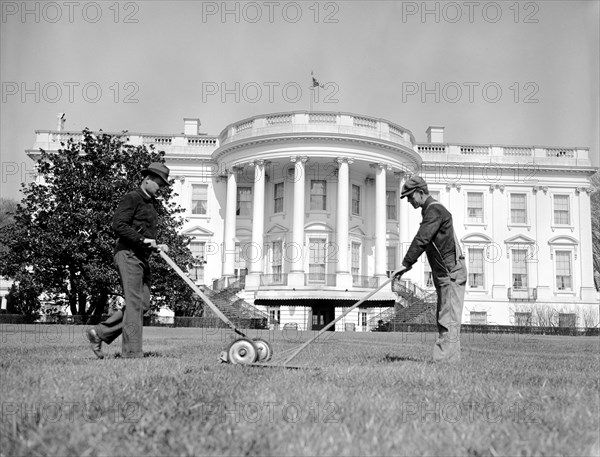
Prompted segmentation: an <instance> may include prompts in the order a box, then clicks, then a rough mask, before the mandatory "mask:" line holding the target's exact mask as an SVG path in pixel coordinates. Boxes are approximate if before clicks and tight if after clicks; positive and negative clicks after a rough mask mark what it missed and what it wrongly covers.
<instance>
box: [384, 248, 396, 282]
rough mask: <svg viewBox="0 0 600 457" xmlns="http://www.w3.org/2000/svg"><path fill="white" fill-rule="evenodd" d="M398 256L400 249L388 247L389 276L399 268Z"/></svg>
mask: <svg viewBox="0 0 600 457" xmlns="http://www.w3.org/2000/svg"><path fill="white" fill-rule="evenodd" d="M397 255H398V248H397V247H396V246H388V247H387V274H388V276H389V275H391V274H392V273H393V272H394V271H396V270H397V269H398V268H397V267H396V265H397V263H396V257H397Z"/></svg>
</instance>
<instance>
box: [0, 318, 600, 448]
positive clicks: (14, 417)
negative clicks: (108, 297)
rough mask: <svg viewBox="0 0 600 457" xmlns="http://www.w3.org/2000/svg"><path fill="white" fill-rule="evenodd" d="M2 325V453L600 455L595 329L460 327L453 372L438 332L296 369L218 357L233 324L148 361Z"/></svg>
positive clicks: (320, 344)
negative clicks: (436, 350) (100, 353)
mask: <svg viewBox="0 0 600 457" xmlns="http://www.w3.org/2000/svg"><path fill="white" fill-rule="evenodd" d="M1 327H2V329H1V330H2V331H1V333H0V340H1V346H0V360H1V364H2V367H1V371H0V373H1V380H0V394H1V398H2V420H1V424H0V427H1V428H0V456H7V457H8V456H17V455H31V456H38V455H40V456H41V455H60V456H69V455H73V456H96V455H103V456H104V455H105V456H114V455H140V456H141V455H248V456H250V455H305V456H315V455H333V456H342V455H343V456H346V455H372V456H383V455H410V456H413V455H435V456H439V455H445V456H448V455H461V456H462V455H467V456H486V455H490V456H496V455H507V456H529V455H547V456H550V455H551V456H555V455H572V456H590V455H598V454H599V452H600V451H599V435H600V430H599V428H600V426H599V416H600V411H599V403H600V400H599V391H600V389H599V376H598V373H600V363H599V354H600V351H599V349H600V348H599V340H598V338H593V337H587V338H586V337H549V336H529V335H492V334H490V335H482V334H463V335H462V347H463V360H462V361H461V362H460V363H459V364H456V365H452V366H444V365H435V364H432V363H430V362H429V360H430V359H431V350H432V346H433V343H434V336H433V334H431V333H424V334H409V333H364V334H363V333H350V332H348V333H331V334H328V335H327V336H328V337H327V338H325V339H323V340H322V341H321V340H318V341H317V342H315V343H314V344H312V345H311V346H309V347H308V349H307V350H306V351H305V352H303V353H301V354H300V355H299V356H298V357H297V359H295V360H294V361H293V363H294V364H297V365H304V366H307V367H309V368H308V369H305V370H290V369H279V368H255V367H244V366H234V365H229V364H220V363H219V362H218V356H219V353H220V351H221V350H222V349H224V348H225V347H226V345H227V342H228V341H229V339H230V338H231V332H229V331H225V330H216V329H200V328H197V329H195V328H190V329H180V328H178V329H171V328H158V327H146V328H144V350H145V351H146V357H144V358H143V359H134V360H131V359H129V360H125V359H121V358H120V357H116V355H117V354H118V353H119V352H120V346H121V344H120V343H121V341H120V339H118V340H117V341H115V343H113V344H112V345H111V346H109V347H108V348H107V350H106V352H107V353H108V357H107V358H106V359H105V360H97V359H96V358H95V357H94V355H93V354H92V352H91V351H90V350H89V347H88V344H87V340H86V339H85V338H84V335H83V330H84V327H78V326H60V325H54V326H51V325H48V326H33V325H30V326H17V325H12V326H11V325H3V326H1ZM250 334H251V335H253V336H256V335H257V334H258V333H257V332H256V331H250ZM261 336H262V337H263V338H265V339H268V340H269V341H270V342H271V343H272V345H273V348H274V351H275V356H277V355H278V354H279V355H280V354H281V351H283V350H285V349H290V348H293V347H297V346H299V344H300V343H301V342H303V341H306V340H307V339H308V338H309V336H312V334H310V333H308V332H304V333H302V332H300V333H298V332H287V333H285V334H284V333H283V332H262V334H261Z"/></svg>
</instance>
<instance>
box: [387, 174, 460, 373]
mask: <svg viewBox="0 0 600 457" xmlns="http://www.w3.org/2000/svg"><path fill="white" fill-rule="evenodd" d="M404 197H406V198H407V199H408V202H409V203H410V204H411V205H412V206H413V207H414V208H415V209H416V208H421V215H422V216H423V221H422V222H421V225H420V227H419V230H418V232H417V234H416V235H415V237H414V239H413V241H412V243H411V244H410V247H409V248H408V251H407V252H406V255H405V256H404V259H403V260H402V268H401V269H400V270H398V272H396V275H397V276H401V275H402V273H403V272H405V271H407V270H410V269H411V267H412V266H413V265H414V264H415V262H416V261H417V260H418V259H419V257H420V256H421V254H423V252H425V253H426V254H427V260H428V261H429V265H430V266H431V274H432V277H433V284H434V286H435V290H436V292H437V296H438V300H437V312H436V318H437V328H438V339H437V341H436V344H435V346H434V349H433V360H434V361H436V362H440V361H457V360H460V325H461V318H462V310H463V304H464V299H465V285H466V282H467V267H466V264H465V261H464V257H463V255H462V252H461V250H460V246H459V244H458V239H457V238H456V234H455V232H454V227H453V225H452V214H450V212H449V211H448V210H447V209H446V208H445V207H444V206H443V205H442V204H441V203H440V202H437V201H435V200H434V199H433V197H431V196H430V195H429V190H428V188H427V183H426V182H425V180H424V179H423V178H421V177H420V176H413V177H411V178H409V179H408V180H407V181H406V183H405V184H404V186H403V187H402V194H401V195H400V198H401V199H402V198H404Z"/></svg>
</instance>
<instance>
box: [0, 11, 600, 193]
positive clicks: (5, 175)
mask: <svg viewBox="0 0 600 457" xmlns="http://www.w3.org/2000/svg"><path fill="white" fill-rule="evenodd" d="M0 4H1V7H2V18H1V20H0V27H1V30H0V52H1V54H0V80H1V82H2V100H1V106H0V160H1V164H2V177H1V178H2V179H1V187H0V190H1V197H4V198H14V199H20V198H21V194H20V190H19V189H20V184H21V182H28V181H31V179H32V177H31V174H30V172H31V171H32V169H33V162H32V161H31V160H30V159H28V157H27V156H26V154H25V150H26V149H28V148H31V147H32V146H33V143H34V141H35V131H36V130H53V129H55V128H56V125H57V119H56V117H57V114H58V113H66V119H67V120H66V124H65V129H66V130H72V131H81V130H82V129H83V128H85V127H88V128H90V129H92V130H99V129H102V130H104V131H113V132H114V131H122V130H128V131H130V132H137V133H162V134H177V133H182V132H183V119H184V118H199V119H200V121H201V129H200V130H201V132H203V133H207V134H209V135H218V134H219V133H220V132H221V131H222V130H223V129H224V128H225V127H226V126H227V125H228V124H230V123H233V122H236V121H239V120H242V119H244V118H246V117H250V116H254V115H258V114H265V113H272V112H281V111H296V110H309V109H313V110H315V111H336V112H352V113H358V114H364V115H367V116H374V117H380V118H384V119H387V120H389V121H391V122H393V123H396V124H399V125H401V126H402V127H404V128H407V129H409V130H410V131H411V132H412V133H413V134H414V136H415V138H416V141H417V142H426V141H427V136H426V133H425V131H426V129H427V127H429V126H444V127H445V141H446V142H448V143H462V144H502V145H527V146H532V145H537V146H553V147H554V146H556V147H588V148H590V156H591V157H592V163H593V165H594V166H598V165H599V159H598V155H599V146H600V133H599V130H600V127H599V126H600V119H599V117H600V115H599V110H600V99H599V88H600V36H599V17H600V13H599V12H600V2H599V1H597V0H592V1H536V2H530V1H512V0H509V1H498V2H488V1H481V2H480V1H465V2H421V1H418V2H413V1H335V2H329V1H319V2H316V1H298V2H293V1H290V2H287V1H258V2H221V1H217V2H212V1H208V2H201V1H143V2H142V1H136V2H128V1H121V2H116V1H97V2H94V1H91V2H86V1H82V2H80V1H74V2H62V1H58V2H37V1H28V2H27V3H25V2H21V1H5V0H0ZM311 72H313V74H314V77H315V78H316V79H317V80H318V81H319V82H320V83H321V84H322V86H323V87H320V88H319V89H318V90H317V92H311V90H310V89H309V87H310V85H311ZM311 96H312V97H316V100H314V99H313V100H312V101H311Z"/></svg>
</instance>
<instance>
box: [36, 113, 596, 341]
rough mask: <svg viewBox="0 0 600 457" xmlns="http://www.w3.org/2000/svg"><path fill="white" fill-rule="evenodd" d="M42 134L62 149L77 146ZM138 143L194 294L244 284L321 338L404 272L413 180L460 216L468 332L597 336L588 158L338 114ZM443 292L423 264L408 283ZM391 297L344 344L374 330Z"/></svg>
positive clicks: (251, 294) (370, 305)
mask: <svg viewBox="0 0 600 457" xmlns="http://www.w3.org/2000/svg"><path fill="white" fill-rule="evenodd" d="M60 127H61V125H60V124H59V130H56V131H48V130H40V131H36V142H35V144H34V146H33V147H32V149H30V150H28V151H27V153H28V154H30V155H35V154H36V153H37V151H38V150H39V148H42V149H45V150H57V149H58V148H59V147H60V141H64V140H65V139H67V138H69V137H71V136H72V137H75V138H77V137H79V136H81V133H80V132H67V131H63V130H61V129H60ZM199 129H200V121H199V120H198V119H185V120H184V133H183V134H172V135H171V134H132V133H130V134H128V135H129V138H130V143H132V144H147V145H150V144H154V145H155V146H156V148H157V149H159V150H164V151H165V152H166V156H165V157H166V161H167V165H168V166H169V167H170V169H171V177H172V178H174V179H175V183H174V190H175V193H176V194H178V197H177V198H178V199H179V204H180V206H182V207H183V208H184V209H185V211H186V214H185V216H186V218H187V224H186V226H185V227H184V230H183V233H184V234H186V235H188V236H190V237H192V238H193V242H192V244H191V247H192V251H193V252H194V254H195V255H196V256H197V257H198V259H199V262H198V266H197V267H196V268H195V269H194V271H191V272H190V274H191V275H192V276H193V278H194V279H195V280H196V282H197V283H198V284H200V285H204V286H207V287H211V286H212V285H213V283H216V282H219V283H220V284H222V283H223V282H224V281H225V282H229V281H232V280H234V279H236V278H240V277H244V278H245V283H244V287H243V289H242V290H241V291H240V292H239V296H240V297H241V298H244V299H245V300H246V301H247V302H248V303H250V304H253V305H255V306H257V307H259V308H261V309H263V310H264V311H267V312H268V313H269V315H270V316H271V321H272V323H279V324H280V325H285V324H296V325H297V327H298V328H299V329H302V330H304V329H319V328H321V327H323V326H324V325H325V324H327V323H328V322H330V321H331V320H333V319H334V318H335V317H336V316H339V315H340V314H341V313H342V312H343V311H344V309H345V308H347V307H349V306H351V305H352V304H353V303H355V302H356V301H357V300H359V299H361V298H362V297H363V296H365V295H366V294H367V293H368V292H369V291H372V290H373V288H375V287H376V286H377V284H379V283H380V282H381V281H382V280H384V279H385V278H386V276H387V274H388V273H389V272H390V271H393V270H395V269H397V268H398V266H399V265H400V263H401V261H402V257H403V255H404V253H405V251H406V249H407V248H408V246H409V245H410V242H411V240H412V238H413V236H414V235H415V233H416V231H417V228H418V225H419V223H420V220H421V214H420V211H415V210H414V209H413V208H412V207H410V205H409V204H408V203H407V202H406V200H402V201H400V200H399V195H400V189H401V188H402V185H403V183H404V180H405V179H407V177H408V176H410V175H411V174H420V175H421V176H423V177H424V178H425V180H426V181H427V182H428V183H429V190H430V193H431V194H432V195H433V197H434V198H435V199H437V200H439V201H440V202H442V203H443V204H444V205H445V206H446V207H447V208H448V209H449V210H450V212H451V213H452V214H453V218H454V226H455V229H456V231H457V236H458V238H459V240H460V242H461V245H462V248H463V251H464V253H465V255H466V259H467V265H468V270H469V279H468V284H467V292H466V299H465V307H464V314H463V323H467V324H468V323H473V324H475V323H477V324H499V325H522V324H525V323H532V324H534V325H535V324H539V325H548V323H549V322H546V321H545V320H544V319H545V318H546V316H550V315H551V314H552V315H553V316H554V318H555V319H556V316H559V319H560V324H561V325H569V326H570V325H576V326H595V325H597V324H598V321H599V314H598V308H599V304H598V298H599V297H598V292H597V291H596V290H595V288H594V283H593V263H592V232H591V215H590V193H591V191H592V189H591V187H590V184H589V179H588V178H589V177H590V176H591V175H592V174H593V173H594V172H595V168H594V167H593V166H592V163H591V161H590V157H589V149H588V148H582V147H568V148H562V147H561V148H558V147H541V146H502V145H471V144H448V143H446V142H445V140H444V128H443V127H430V128H429V129H427V132H426V133H427V142H424V143H421V142H417V141H416V140H415V137H414V135H413V134H412V133H411V132H410V131H409V130H407V129H406V128H404V127H402V126H399V125H397V124H394V123H392V122H389V121H387V120H384V119H376V118H372V117H369V116H366V115H357V114H352V113H338V112H306V111H294V112H285V113H272V114H266V115H258V116H254V117H251V118H248V119H243V120H240V121H238V122H235V123H233V124H231V125H228V126H226V127H225V128H224V129H223V131H222V132H221V133H220V134H219V135H206V134H201V133H200V130H199ZM406 277H407V278H408V279H410V280H411V281H412V282H413V283H414V284H416V285H418V286H419V287H421V288H422V289H425V290H427V289H431V290H433V284H432V282H431V277H430V269H429V266H428V265H427V263H426V261H425V256H423V257H422V262H419V263H418V264H417V265H415V267H414V268H413V269H412V270H411V271H410V272H409V273H408V274H407V275H406ZM395 299H396V295H395V294H394V293H392V292H391V290H390V289H389V288H386V290H382V291H380V292H378V293H377V294H375V295H374V296H372V297H371V299H370V300H368V301H367V302H365V306H364V307H360V308H358V309H356V310H354V312H353V313H350V314H349V315H348V316H347V317H346V318H345V319H344V320H342V321H340V322H339V323H338V325H337V327H336V330H344V329H350V328H352V329H355V330H358V331H367V330H371V324H370V321H371V322H372V320H373V318H375V317H376V316H378V315H379V313H381V312H382V311H384V310H386V309H388V308H389V307H390V306H393V305H394V300H395Z"/></svg>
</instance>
